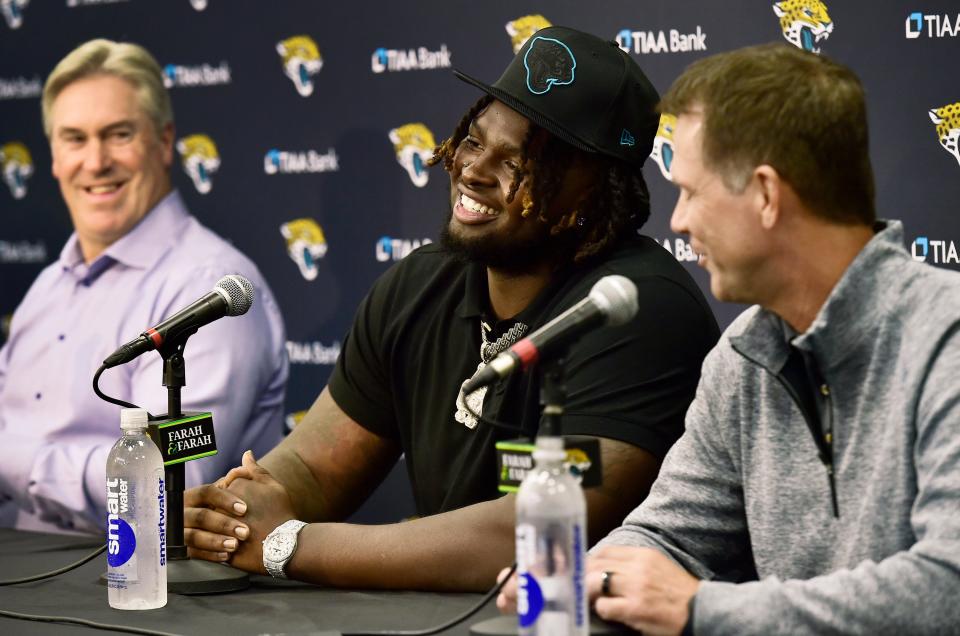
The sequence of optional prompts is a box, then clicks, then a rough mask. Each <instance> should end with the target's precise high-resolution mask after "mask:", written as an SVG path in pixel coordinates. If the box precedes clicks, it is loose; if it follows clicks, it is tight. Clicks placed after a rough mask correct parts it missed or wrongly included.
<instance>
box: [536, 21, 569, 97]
mask: <svg viewBox="0 0 960 636" xmlns="http://www.w3.org/2000/svg"><path fill="white" fill-rule="evenodd" d="M523 66H524V68H526V69H527V89H529V91H530V92H531V93H533V94H534V95H543V94H544V93H546V92H547V91H549V90H550V89H551V88H553V87H554V86H565V85H569V84H573V80H574V77H575V74H574V71H575V70H576V68H577V59H576V58H575V57H574V56H573V52H571V51H570V48H569V47H568V46H567V45H566V44H564V43H563V42H561V41H560V40H557V39H554V38H545V37H541V36H537V37H535V38H533V40H532V41H531V43H530V46H529V47H528V48H527V52H526V53H525V54H524V56H523Z"/></svg>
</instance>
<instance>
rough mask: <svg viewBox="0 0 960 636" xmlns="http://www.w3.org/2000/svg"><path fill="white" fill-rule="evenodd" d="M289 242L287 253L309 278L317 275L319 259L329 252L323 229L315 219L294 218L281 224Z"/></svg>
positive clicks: (302, 273) (305, 276) (282, 231)
mask: <svg viewBox="0 0 960 636" xmlns="http://www.w3.org/2000/svg"><path fill="white" fill-rule="evenodd" d="M280 234H282V235H283V238H284V239H285V240H286V242H287V254H288V255H289V256H290V259H291V260H292V261H293V262H294V263H296V264H297V267H298V268H299V269H300V274H301V275H302V276H303V277H304V278H305V279H307V280H314V279H315V278H316V277H317V261H319V260H320V259H321V258H323V257H324V256H325V255H326V253H327V239H326V238H325V237H324V235H323V229H322V228H321V227H320V226H319V225H317V222H316V221H314V220H313V219H294V220H293V221H287V222H286V223H284V224H283V225H281V226H280Z"/></svg>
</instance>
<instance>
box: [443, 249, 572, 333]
mask: <svg viewBox="0 0 960 636" xmlns="http://www.w3.org/2000/svg"><path fill="white" fill-rule="evenodd" d="M572 272H573V266H572V265H568V266H565V267H562V268H560V269H559V270H557V271H556V272H554V274H553V276H551V277H550V280H549V281H548V282H547V284H546V285H545V286H544V288H543V289H541V290H540V292H539V293H538V294H537V296H536V297H535V298H534V299H533V300H532V301H531V302H530V304H529V305H527V306H526V307H525V308H524V309H523V311H521V312H520V313H519V314H517V315H516V316H514V317H512V318H507V319H505V320H501V321H497V320H496V319H495V318H494V317H493V314H492V312H491V311H490V292H489V289H488V287H487V268H486V267H484V266H483V265H481V264H479V263H476V262H470V263H468V264H467V266H466V268H465V273H466V275H465V285H464V294H463V298H462V299H461V300H460V303H459V304H458V305H457V309H456V314H457V315H458V316H460V317H461V318H481V319H482V320H485V321H486V322H487V323H488V324H490V325H491V326H492V327H493V334H494V335H497V334H499V333H502V332H503V331H506V330H507V329H508V328H509V327H511V326H512V325H514V324H516V323H517V322H522V323H524V324H526V325H527V327H529V328H530V329H531V330H533V329H534V328H536V327H538V326H539V323H541V322H543V317H544V313H545V311H546V309H547V306H548V305H549V304H550V302H551V301H552V300H554V298H555V297H556V295H557V293H558V291H559V290H560V288H561V287H562V286H563V285H565V284H566V283H567V282H568V281H569V279H570V276H571V274H572Z"/></svg>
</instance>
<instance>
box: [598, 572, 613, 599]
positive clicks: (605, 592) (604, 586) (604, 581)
mask: <svg viewBox="0 0 960 636" xmlns="http://www.w3.org/2000/svg"><path fill="white" fill-rule="evenodd" d="M612 578H613V572H611V571H610V570H604V571H603V572H601V573H600V594H601V596H613V594H611V593H610V579H612Z"/></svg>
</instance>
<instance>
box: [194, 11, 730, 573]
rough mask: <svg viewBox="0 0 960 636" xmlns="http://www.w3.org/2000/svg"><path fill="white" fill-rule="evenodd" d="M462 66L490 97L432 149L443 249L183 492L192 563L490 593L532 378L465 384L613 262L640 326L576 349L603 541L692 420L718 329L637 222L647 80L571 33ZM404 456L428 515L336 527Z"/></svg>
mask: <svg viewBox="0 0 960 636" xmlns="http://www.w3.org/2000/svg"><path fill="white" fill-rule="evenodd" d="M457 76H458V77H460V78H461V79H463V80H465V81H467V82H470V83H471V84H474V85H475V86H477V87H479V88H480V89H481V90H483V91H484V93H485V95H484V97H483V98H482V99H480V101H478V102H477V103H476V104H475V105H474V106H473V107H472V108H470V109H469V111H468V112H467V113H466V115H465V116H464V117H463V119H462V121H461V122H460V124H459V125H458V126H457V128H456V130H455V131H454V133H453V135H452V136H451V137H450V138H448V139H446V140H445V141H444V142H443V143H442V144H441V145H440V147H439V148H437V150H436V153H435V156H434V160H433V162H434V163H441V162H442V164H443V166H444V168H445V169H446V170H447V172H449V174H450V183H451V194H450V207H451V214H450V216H449V218H448V220H447V222H446V224H445V226H444V229H443V231H442V240H441V242H440V244H438V245H429V246H426V247H423V248H421V249H419V250H417V251H416V252H414V253H413V254H411V255H410V256H408V257H407V258H405V259H404V260H403V261H401V262H400V263H398V264H397V265H395V266H394V267H393V268H392V269H390V270H389V271H388V272H387V273H385V274H384V275H383V276H382V277H381V278H380V279H379V280H378V281H377V282H376V283H375V285H374V287H373V289H372V290H371V291H370V293H369V295H368V296H367V298H366V299H365V300H364V301H363V303H362V304H361V306H360V308H359V310H358V312H357V316H356V319H355V321H354V324H353V327H352V329H351V331H350V334H349V336H348V337H347V339H346V341H345V344H344V347H343V352H342V354H341V356H340V359H339V360H338V362H337V366H336V369H335V371H334V373H333V375H332V377H331V379H330V382H329V385H328V386H327V388H326V389H325V390H324V391H323V393H322V394H321V395H320V397H319V398H318V399H317V401H316V403H315V404H314V405H313V407H312V408H311V410H310V412H309V413H308V414H307V416H306V417H305V418H304V419H303V421H302V422H301V423H300V424H299V425H298V426H297V428H296V429H294V431H293V432H292V433H291V434H290V436H289V437H288V438H287V439H286V440H285V441H284V442H282V443H281V444H280V445H279V446H278V447H277V448H275V449H274V450H273V451H271V452H270V454H269V455H267V456H266V457H264V458H263V460H262V462H261V463H257V462H256V460H255V458H254V457H253V456H252V454H251V453H247V454H245V455H244V458H243V463H242V465H241V466H240V467H238V468H236V469H234V470H232V471H231V472H230V474H229V475H227V476H226V477H225V478H224V479H222V480H220V481H219V482H218V483H217V484H211V485H208V486H203V487H200V488H197V489H194V490H191V491H188V493H187V495H186V502H187V510H186V514H185V519H186V525H187V531H186V539H187V542H188V544H189V545H190V547H191V554H192V555H193V556H194V557H200V558H207V559H210V560H215V561H229V562H231V563H233V565H235V566H238V567H241V568H243V569H247V570H250V571H254V572H268V573H270V574H272V575H273V576H276V577H288V576H289V577H292V578H297V579H302V580H307V581H313V582H317V583H322V584H324V585H334V586H350V587H368V588H383V587H390V588H410V589H432V590H475V589H482V588H484V587H488V586H489V585H491V584H492V583H493V580H494V577H495V575H496V573H497V571H498V570H499V569H500V568H501V567H502V566H504V565H506V564H508V563H510V562H511V561H512V560H513V551H514V498H513V496H511V495H507V496H502V497H501V496H500V494H499V493H498V490H497V466H496V456H495V448H494V446H495V443H496V442H497V441H498V440H503V439H511V438H516V437H520V436H532V435H534V434H535V433H536V431H537V428H538V425H539V421H540V407H539V404H538V397H539V378H538V375H537V374H536V373H529V374H519V373H518V374H514V375H513V376H512V377H510V378H509V380H507V381H504V382H501V383H499V384H497V385H495V386H493V387H490V388H489V389H488V390H485V391H484V390H481V391H477V392H475V393H472V394H470V395H469V396H464V395H463V392H462V390H461V385H462V384H463V382H464V381H465V380H467V379H468V378H470V377H471V376H472V375H473V374H474V373H475V372H476V370H477V369H478V368H480V367H482V366H484V365H485V363H486V362H488V361H490V360H491V359H492V358H493V357H494V356H496V355H497V354H498V353H499V352H500V351H503V350H504V349H506V348H507V347H509V346H510V345H511V344H512V343H513V342H515V341H516V340H518V339H520V338H522V337H523V335H524V334H527V333H529V332H532V331H534V330H536V329H537V328H538V327H540V326H542V325H543V324H545V323H546V322H548V321H549V320H551V319H552V318H554V317H556V316H557V315H559V314H560V313H562V312H563V311H564V310H566V309H568V308H569V307H571V306H572V305H574V304H576V303H577V302H578V301H580V300H581V299H582V298H583V297H584V296H586V295H587V293H588V292H589V291H590V289H591V287H592V286H593V285H594V283H596V282H597V281H598V280H599V279H600V278H601V277H603V276H606V275H609V274H620V275H623V276H626V277H628V278H630V279H631V280H632V281H633V282H634V283H635V284H636V287H637V291H638V297H639V304H640V310H639V312H638V313H637V316H636V317H635V318H634V319H633V320H631V321H630V322H629V323H627V324H626V325H622V326H619V327H610V328H605V329H599V330H596V331H594V332H592V333H589V334H587V335H585V336H584V337H583V338H582V339H581V340H580V341H579V342H577V343H574V344H573V345H571V346H570V348H569V351H568V352H567V355H566V357H565V360H566V366H565V369H566V393H567V401H566V404H565V410H564V414H563V421H562V428H563V430H562V432H563V433H564V434H567V435H570V434H578V435H588V436H593V437H597V438H600V448H601V454H602V464H603V481H604V483H603V485H602V486H601V487H598V488H595V489H588V490H587V492H586V497H587V505H588V516H589V519H588V528H589V534H590V537H591V538H592V539H593V540H596V539H597V538H599V537H601V536H603V534H604V533H605V532H607V531H608V530H610V529H611V528H612V527H613V526H614V525H615V524H617V523H618V521H619V520H620V519H621V518H622V516H623V515H624V514H625V513H626V512H627V511H628V510H630V509H631V508H632V507H634V506H635V505H636V504H637V503H638V502H639V501H641V500H642V499H643V498H644V496H645V495H646V493H647V490H648V488H649V486H650V484H651V483H652V481H653V479H654V477H655V476H656V473H657V469H658V467H659V463H660V460H661V458H662V457H663V455H664V454H665V452H666V451H667V449H668V448H669V447H670V445H671V444H672V443H673V442H674V441H675V440H676V439H677V437H678V436H679V435H680V433H681V432H682V428H683V423H682V422H683V415H684V412H685V411H686V409H687V406H688V404H689V403H690V401H691V400H692V398H693V395H694V390H695V388H696V385H697V381H698V379H699V369H700V364H701V362H702V360H703V357H704V356H705V354H706V352H707V351H708V350H709V349H710V348H711V347H712V346H713V344H714V343H715V342H716V339H717V337H718V330H717V325H716V323H715V321H714V318H713V316H712V314H711V313H710V310H709V309H708V307H707V304H706V302H705V300H704V298H703V296H702V294H701V293H700V291H699V290H698V289H697V287H696V285H695V284H694V283H693V281H692V280H691V278H690V277H689V275H688V274H687V273H686V271H685V270H684V269H683V268H682V267H681V266H680V265H679V264H678V263H677V262H676V261H675V260H674V259H673V257H672V256H671V255H670V254H669V253H668V252H667V251H666V250H664V249H662V248H661V247H660V246H659V245H658V244H657V243H656V242H655V241H653V240H652V239H650V238H647V237H643V236H639V235H638V234H637V229H638V228H639V227H640V226H641V225H642V224H643V223H644V222H645V221H646V219H647V217H648V216H649V198H648V194H647V188H646V184H645V183H644V180H643V175H642V172H641V167H642V164H643V161H644V160H645V158H646V157H647V155H648V154H649V153H650V149H651V145H652V143H653V137H654V135H655V132H656V128H657V122H658V116H657V115H656V113H655V111H654V106H655V104H656V102H657V99H658V96H657V93H656V91H655V89H654V88H653V86H652V85H651V84H650V82H649V81H648V80H647V78H646V77H645V76H644V74H643V72H642V71H641V70H640V68H639V67H638V66H637V65H636V63H635V62H633V61H632V60H631V59H630V57H629V56H628V55H626V54H625V53H623V52H622V51H620V49H619V48H618V47H617V46H616V45H615V44H614V43H611V42H606V41H603V40H601V39H599V38H596V37H594V36H591V35H587V34H585V33H581V32H578V31H574V30H571V29H567V28H561V27H551V28H548V29H544V30H542V31H539V32H537V33H536V34H535V36H534V37H532V38H531V39H530V40H529V41H528V42H527V43H526V44H525V45H524V46H523V48H521V50H520V52H519V53H518V54H517V57H516V58H515V59H514V60H513V62H512V63H511V64H510V65H509V66H508V67H507V69H506V71H505V72H504V74H503V76H502V77H501V78H500V79H499V80H498V81H497V82H496V83H495V84H493V85H492V86H488V85H486V84H483V83H482V82H479V81H477V80H475V79H473V78H471V77H468V76H466V75H464V74H462V73H457ZM468 407H469V408H468ZM475 412H480V413H482V415H483V419H482V420H481V421H480V422H478V421H477V418H476V417H475V416H474V415H473V413H475ZM494 423H500V426H497V425H495V424H494ZM401 453H403V454H404V455H405V457H406V464H407V468H408V471H409V476H410V480H411V482H412V485H413V491H414V495H415V499H416V503H417V508H418V513H419V514H420V515H421V517H420V518H418V519H415V520H411V521H406V522H403V523H399V524H394V525H383V526H356V525H346V524H342V523H336V522H338V521H341V520H343V519H344V518H346V517H347V516H348V515H349V514H350V513H351V512H352V511H353V510H354V509H355V508H356V507H357V506H359V504H360V503H361V502H362V501H363V499H364V498H365V497H366V496H367V495H368V494H369V493H370V492H371V491H372V490H373V488H374V487H375V486H376V485H377V484H378V483H379V482H380V480H381V479H382V478H383V476H384V475H385V474H386V472H387V471H388V470H389V469H390V467H391V466H392V465H393V464H394V463H395V462H396V460H397V458H398V457H399V456H400V454H401ZM301 520H303V521H301ZM307 522H309V523H307Z"/></svg>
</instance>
